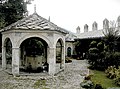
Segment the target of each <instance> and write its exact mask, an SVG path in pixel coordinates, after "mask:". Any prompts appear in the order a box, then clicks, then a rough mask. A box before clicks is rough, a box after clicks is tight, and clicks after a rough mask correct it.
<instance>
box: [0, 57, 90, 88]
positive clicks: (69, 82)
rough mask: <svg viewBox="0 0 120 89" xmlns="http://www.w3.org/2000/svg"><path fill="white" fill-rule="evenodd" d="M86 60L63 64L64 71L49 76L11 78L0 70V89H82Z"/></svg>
mask: <svg viewBox="0 0 120 89" xmlns="http://www.w3.org/2000/svg"><path fill="white" fill-rule="evenodd" d="M87 66H88V64H87V61H86V60H74V59H73V61H72V62H71V63H66V64H65V70H64V71H62V72H60V73H58V74H55V76H51V75H49V74H46V73H38V74H35V75H34V73H31V74H29V75H21V76H19V77H13V75H10V74H8V73H6V72H5V71H2V68H0V89H82V88H81V87H80V83H81V82H82V81H83V79H84V76H85V75H86V74H88V73H89V70H88V69H87Z"/></svg>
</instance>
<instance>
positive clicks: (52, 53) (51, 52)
mask: <svg viewBox="0 0 120 89" xmlns="http://www.w3.org/2000/svg"><path fill="white" fill-rule="evenodd" d="M47 59H48V64H49V74H50V75H54V74H55V67H56V48H48V54H47Z"/></svg>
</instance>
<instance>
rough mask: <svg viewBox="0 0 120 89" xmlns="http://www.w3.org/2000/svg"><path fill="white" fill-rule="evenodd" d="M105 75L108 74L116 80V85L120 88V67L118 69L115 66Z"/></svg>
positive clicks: (109, 68)
mask: <svg viewBox="0 0 120 89" xmlns="http://www.w3.org/2000/svg"><path fill="white" fill-rule="evenodd" d="M105 73H106V74H107V77H108V78H111V79H114V80H115V84H116V85H118V86H120V66H119V68H118V69H117V68H116V67H115V66H110V67H108V69H107V70H106V71H105Z"/></svg>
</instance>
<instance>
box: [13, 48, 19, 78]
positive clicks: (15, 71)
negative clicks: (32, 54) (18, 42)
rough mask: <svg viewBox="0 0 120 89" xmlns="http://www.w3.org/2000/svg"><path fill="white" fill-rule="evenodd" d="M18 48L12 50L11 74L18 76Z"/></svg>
mask: <svg viewBox="0 0 120 89" xmlns="http://www.w3.org/2000/svg"><path fill="white" fill-rule="evenodd" d="M19 61H20V48H14V47H13V48H12V74H13V75H14V76H18V75H19Z"/></svg>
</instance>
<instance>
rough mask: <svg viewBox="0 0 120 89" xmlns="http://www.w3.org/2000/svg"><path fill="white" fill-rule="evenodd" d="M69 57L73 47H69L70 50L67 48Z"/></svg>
mask: <svg viewBox="0 0 120 89" xmlns="http://www.w3.org/2000/svg"><path fill="white" fill-rule="evenodd" d="M67 56H68V57H71V47H68V48H67Z"/></svg>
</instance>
